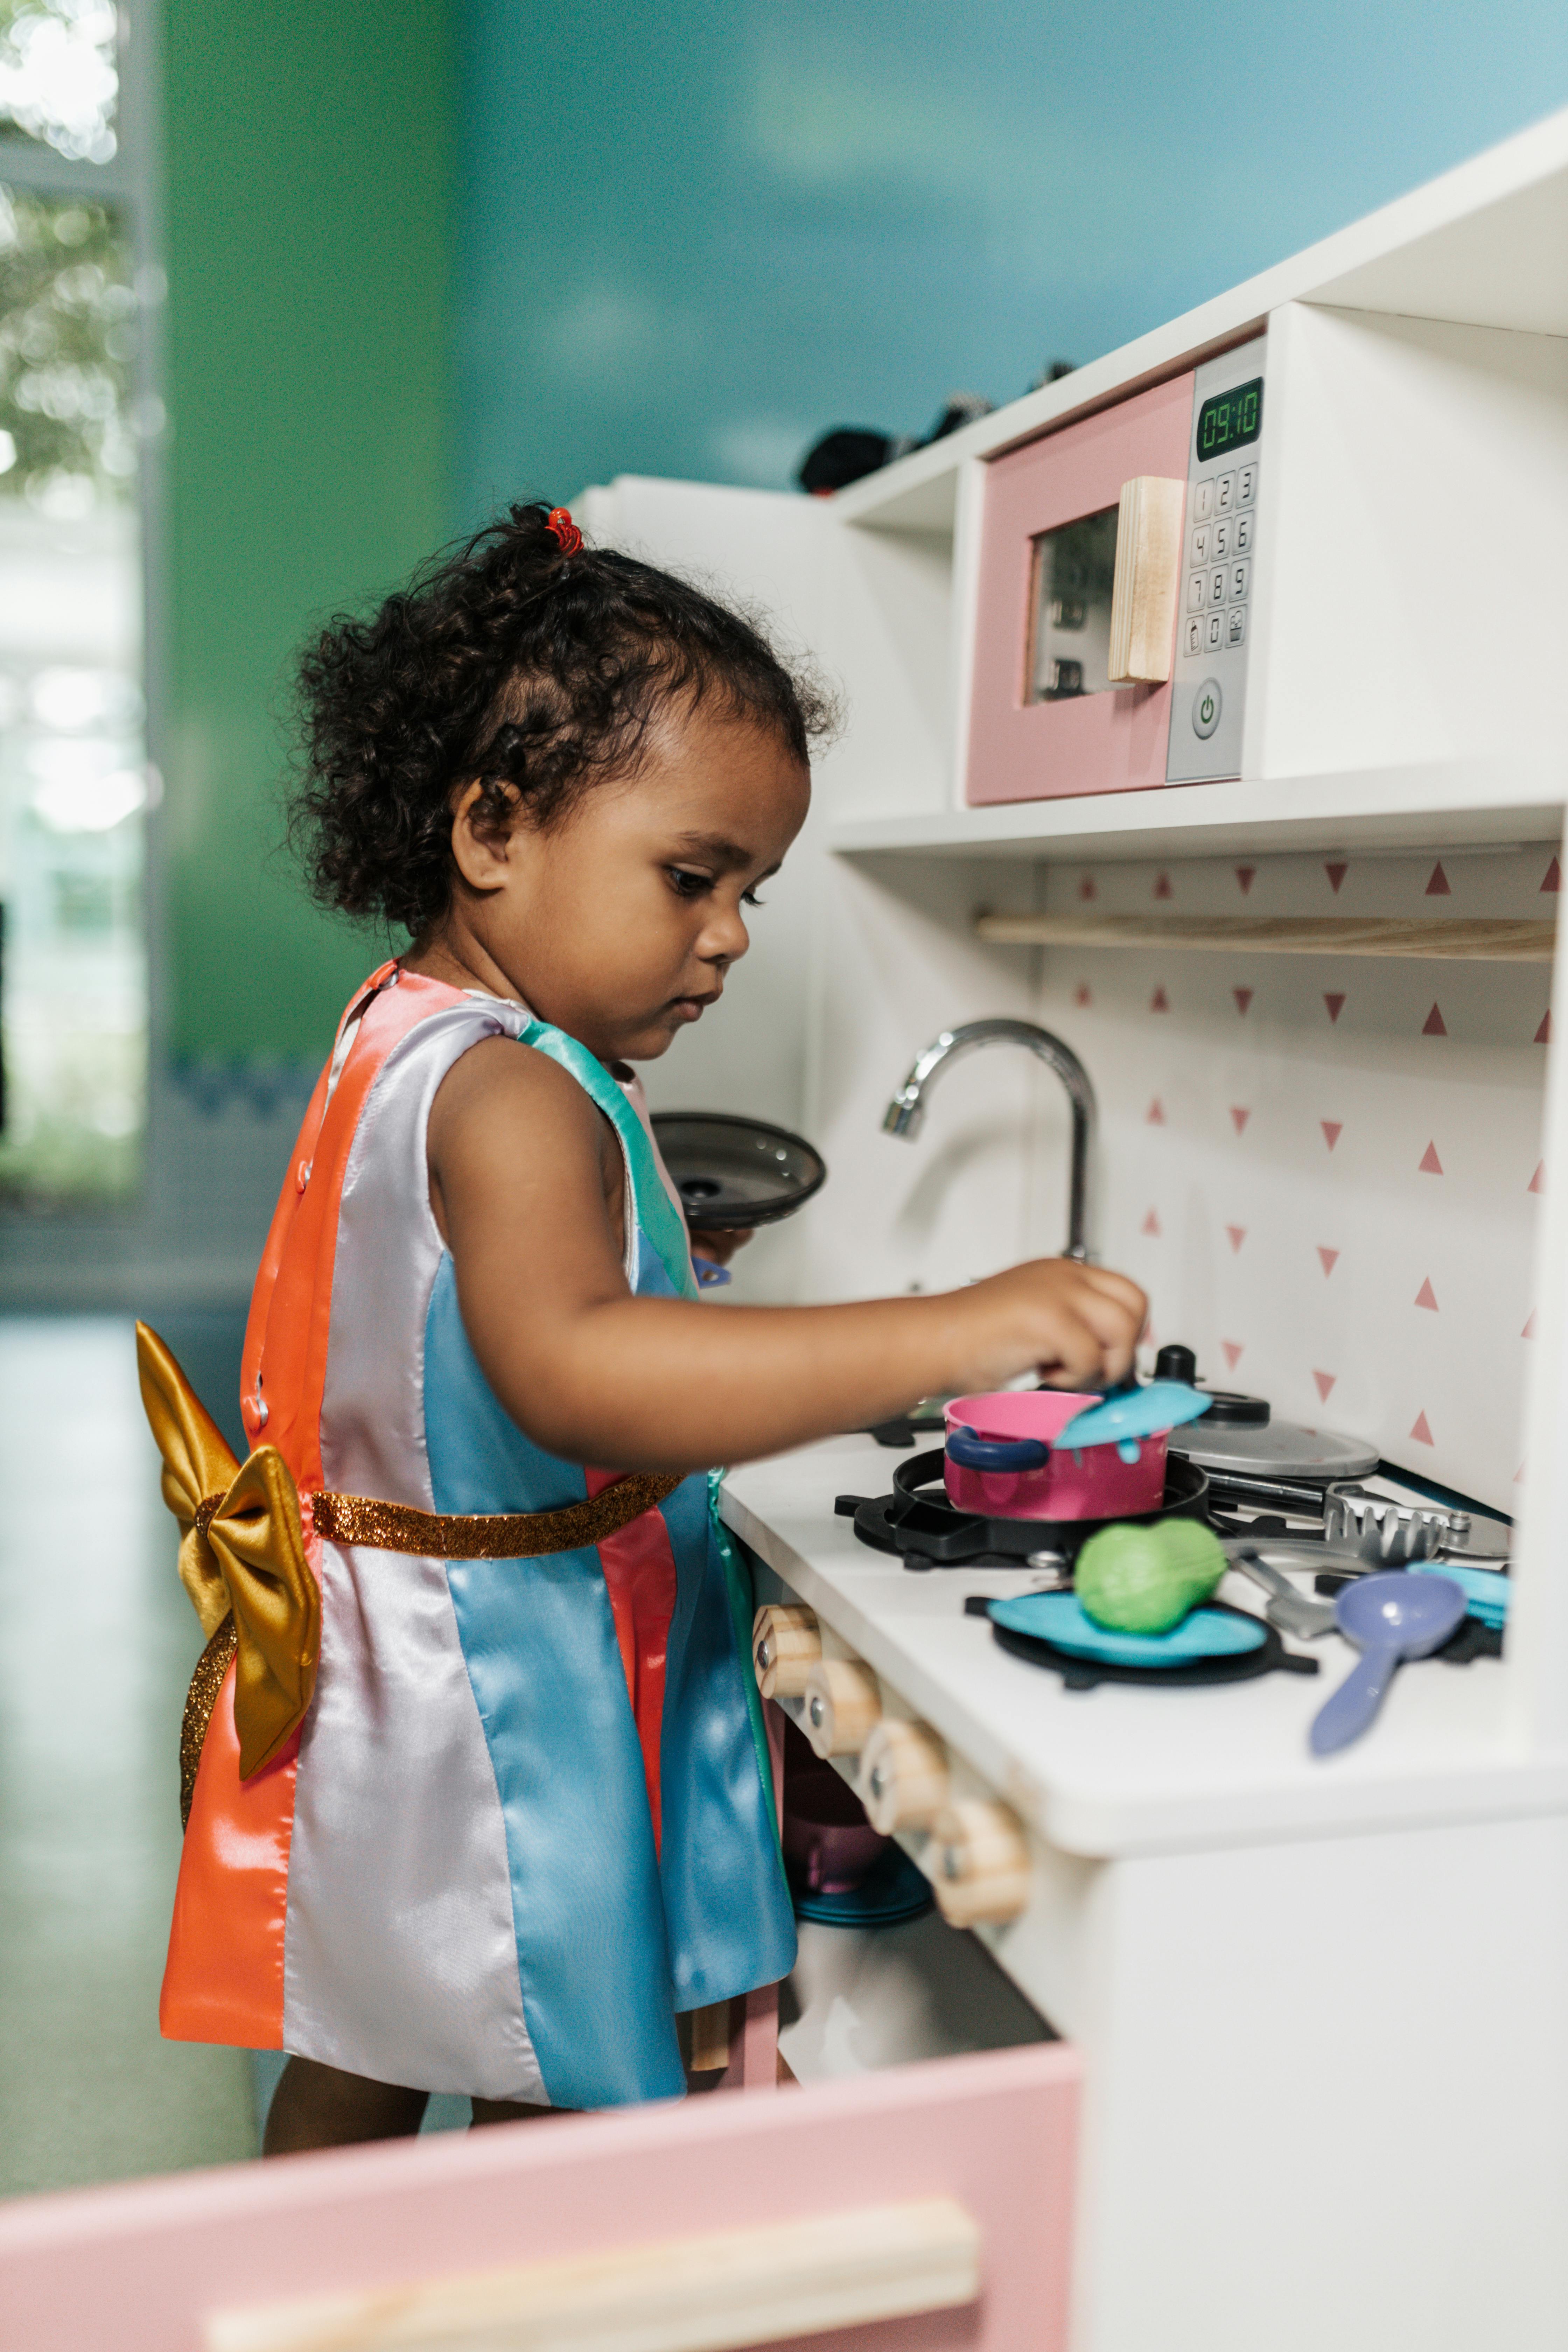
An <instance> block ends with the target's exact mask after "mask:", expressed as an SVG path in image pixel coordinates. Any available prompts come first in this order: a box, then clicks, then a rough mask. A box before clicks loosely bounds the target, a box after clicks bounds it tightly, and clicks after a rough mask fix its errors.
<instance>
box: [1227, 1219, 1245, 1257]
mask: <svg viewBox="0 0 1568 2352" xmlns="http://www.w3.org/2000/svg"><path fill="white" fill-rule="evenodd" d="M1226 1233H1227V1234H1229V1235H1230V1245H1231V1247H1232V1249H1233V1250H1236V1251H1238V1252H1239V1250H1240V1248H1241V1244H1242V1243H1243V1242H1244V1241H1245V1240H1246V1239H1247V1227H1246V1226H1245V1225H1226Z"/></svg>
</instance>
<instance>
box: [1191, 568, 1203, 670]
mask: <svg viewBox="0 0 1568 2352" xmlns="http://www.w3.org/2000/svg"><path fill="white" fill-rule="evenodd" d="M1198 585H1199V586H1200V587H1201V586H1202V585H1203V583H1202V582H1201V581H1200V582H1199V583H1198ZM1203 649H1204V625H1203V623H1202V621H1201V620H1192V621H1189V622H1188V623H1187V651H1188V653H1190V654H1192V655H1193V656H1194V657H1195V656H1197V655H1199V654H1201V653H1202V651H1203Z"/></svg>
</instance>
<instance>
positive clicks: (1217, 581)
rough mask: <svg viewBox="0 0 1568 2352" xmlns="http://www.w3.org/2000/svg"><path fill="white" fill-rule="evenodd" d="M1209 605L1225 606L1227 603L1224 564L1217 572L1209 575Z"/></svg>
mask: <svg viewBox="0 0 1568 2352" xmlns="http://www.w3.org/2000/svg"><path fill="white" fill-rule="evenodd" d="M1209 603H1210V604H1224V603H1225V566H1224V564H1223V563H1222V564H1221V565H1220V567H1219V569H1218V571H1217V572H1210V573H1209Z"/></svg>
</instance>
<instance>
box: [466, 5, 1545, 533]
mask: <svg viewBox="0 0 1568 2352" xmlns="http://www.w3.org/2000/svg"><path fill="white" fill-rule="evenodd" d="M462 11H463V13H462V19H461V22H462V43H463V63H462V73H463V89H462V101H461V103H462V120H463V125H464V140H463V157H462V174H461V207H462V211H461V218H462V236H461V247H460V251H461V259H460V264H459V280H458V283H459V300H458V317H459V346H458V354H459V384H460V394H461V396H460V419H461V423H460V434H461V439H460V446H459V476H458V482H459V495H460V498H461V501H462V507H463V511H464V514H465V517H472V516H477V515H479V514H482V513H484V512H486V511H488V510H489V509H490V508H491V507H492V505H493V504H494V503H495V502H496V501H497V500H498V499H500V498H503V497H506V496H508V495H511V494H515V493H516V492H518V491H519V490H522V489H528V490H542V491H544V492H545V493H547V494H548V495H549V496H551V497H552V498H565V497H569V496H570V495H571V493H572V492H573V491H574V490H575V489H577V488H579V487H580V486H581V485H582V484H583V483H584V482H585V481H595V480H604V479H606V478H608V477H610V476H611V475H613V474H615V473H617V472H638V473H653V474H671V475H680V476H688V477H695V478H700V479H705V480H717V481H735V482H749V483H753V484H757V485H761V486H776V487H783V486H784V484H785V483H786V482H787V481H788V479H789V477H790V474H791V472H792V470H793V467H794V465H795V460H796V458H797V457H798V455H799V453H800V451H801V449H802V447H803V446H805V444H806V443H808V442H809V441H810V440H811V439H812V438H814V437H815V436H816V433H817V432H818V431H819V430H821V429H823V428H824V427H826V426H827V425H834V424H840V423H845V424H848V423H857V424H869V425H880V426H883V427H885V428H887V429H889V430H890V431H894V432H910V433H919V432H923V431H924V430H925V429H926V428H927V426H928V425H929V424H930V422H931V418H932V417H933V415H934V414H935V412H936V411H937V409H938V408H939V406H940V405H941V403H942V396H943V395H944V394H946V393H947V392H948V391H950V390H953V389H959V388H962V389H966V390H974V391H978V392H982V393H984V394H987V395H988V396H989V397H990V398H991V399H993V400H994V401H997V402H1000V401H1003V400H1006V399H1010V398H1012V397H1013V396H1014V395H1015V394H1017V393H1019V392H1022V391H1024V390H1025V389H1026V386H1027V385H1028V384H1029V383H1031V382H1032V381H1033V380H1034V379H1035V377H1036V376H1037V374H1038V373H1039V372H1040V370H1041V367H1042V365H1043V363H1044V362H1047V360H1050V359H1052V358H1056V357H1065V358H1068V359H1073V360H1077V361H1079V362H1083V361H1085V360H1088V359H1091V358H1093V357H1095V356H1096V355H1097V354H1098V353H1100V352H1104V351H1109V350H1111V349H1113V348H1114V347H1115V346H1116V345H1117V344H1119V343H1121V342H1123V341H1126V340H1127V338H1128V337H1130V336H1131V335H1134V334H1136V333H1139V332H1141V331H1142V330H1144V329H1146V328H1150V327H1153V326H1156V325H1158V324H1159V323H1160V321H1161V320H1164V319H1167V318H1170V317H1173V316H1174V315H1175V314H1177V313H1178V312H1180V311H1182V310H1185V309H1187V308H1188V307H1189V306H1190V305H1191V304H1192V303H1194V302H1196V301H1199V300H1201V299H1203V298H1204V297H1205V296H1207V295H1210V294H1214V293H1217V292H1219V291H1221V290H1222V289H1224V288H1226V286H1229V285H1232V284H1234V283H1235V282H1236V281H1237V280H1238V279H1239V278H1244V277H1246V276H1247V275H1248V274H1249V273H1250V272H1251V271H1253V270H1256V269H1258V268H1262V267H1264V266H1266V265H1267V264H1268V263H1270V262H1274V261H1278V260H1280V259H1282V258H1284V257H1286V256H1287V255H1289V254H1290V253H1292V252H1294V251H1296V250H1297V249H1298V248H1299V247H1301V246H1303V245H1306V244H1309V243H1310V242H1311V240H1312V239H1314V238H1316V237H1319V236H1323V235H1325V234H1327V232H1328V231H1330V230H1331V229H1334V228H1337V227H1340V226H1342V225H1343V224H1344V223H1345V222H1347V221H1351V220H1353V219H1355V218H1356V217H1357V216H1358V215H1361V214H1362V213H1364V212H1366V211H1368V210H1370V209H1371V208H1372V207H1373V206H1374V205H1379V204H1382V203H1384V201H1385V200H1386V199H1388V198H1390V197H1393V196H1396V195H1398V194H1402V193H1403V192H1404V191H1405V189H1406V188H1409V187H1412V186H1415V184H1417V183H1419V182H1420V181H1422V180H1425V179H1427V178H1429V177H1431V175H1432V174H1433V173H1436V172H1439V171H1442V170H1444V169H1445V168H1446V167H1447V166H1448V165H1449V164H1452V163H1458V162H1460V161H1462V159H1463V158H1464V157H1465V156H1467V155H1468V154H1471V153H1473V152H1475V151H1476V150H1477V149H1479V148H1481V147H1484V146H1486V145H1488V144H1489V143H1490V142H1493V141H1495V140H1497V139H1500V138H1501V137H1503V136H1505V135H1506V134H1507V133H1508V132H1510V131H1516V130H1518V129H1520V128H1521V126H1522V125H1523V124H1525V123H1526V122H1529V121H1533V120H1535V119H1536V118H1537V117H1539V116H1540V115H1542V114H1543V113H1546V112H1548V111H1549V110H1551V109H1552V107H1554V106H1559V105H1562V104H1563V102H1564V101H1568V8H1565V7H1564V6H1563V0H1492V5H1489V6H1488V7H1486V8H1485V9H1478V8H1476V7H1474V6H1470V5H1467V6H1464V7H1461V6H1459V5H1458V4H1457V0H1376V5H1372V6H1368V5H1366V0H1314V5H1310V6H1309V5H1303V0H1253V5H1250V6H1247V7H1243V6H1230V7H1225V8H1219V7H1215V6H1213V5H1209V6H1206V7H1198V6H1176V5H1171V0H1142V5H1132V0H1045V5H1042V0H979V5H972V6H969V7H954V6H953V5H952V0H657V5H651V4H650V0H624V5H620V6H618V7H616V8H614V9H590V8H587V7H584V5H582V0H530V5H526V6H523V5H518V0H462Z"/></svg>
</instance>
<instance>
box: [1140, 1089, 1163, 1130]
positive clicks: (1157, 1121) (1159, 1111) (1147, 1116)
mask: <svg viewBox="0 0 1568 2352" xmlns="http://www.w3.org/2000/svg"><path fill="white" fill-rule="evenodd" d="M1143 1124H1144V1126H1145V1127H1163V1126H1164V1124H1165V1106H1164V1104H1163V1102H1162V1101H1161V1100H1160V1097H1159V1096H1158V1095H1156V1096H1155V1097H1154V1099H1153V1101H1152V1103H1151V1104H1150V1106H1149V1108H1148V1109H1147V1110H1146V1111H1145V1112H1144V1114H1143Z"/></svg>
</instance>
